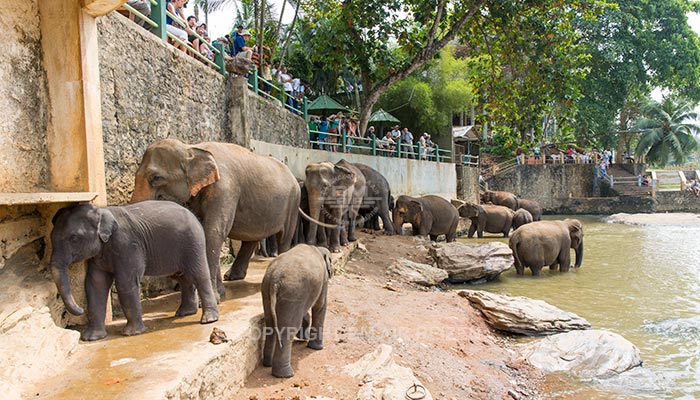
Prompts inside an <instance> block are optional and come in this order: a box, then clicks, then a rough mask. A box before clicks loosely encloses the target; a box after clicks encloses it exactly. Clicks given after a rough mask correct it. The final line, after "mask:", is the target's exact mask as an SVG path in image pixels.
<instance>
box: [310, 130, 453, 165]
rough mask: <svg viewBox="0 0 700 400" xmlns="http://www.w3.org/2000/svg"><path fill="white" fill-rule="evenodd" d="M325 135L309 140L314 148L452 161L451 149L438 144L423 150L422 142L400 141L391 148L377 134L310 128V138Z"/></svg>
mask: <svg viewBox="0 0 700 400" xmlns="http://www.w3.org/2000/svg"><path fill="white" fill-rule="evenodd" d="M321 135H323V136H324V140H320V139H317V140H309V143H310V144H311V146H312V147H313V148H314V149H318V150H326V151H332V152H339V153H352V154H366V155H373V156H383V157H396V158H409V159H420V160H425V161H437V162H451V161H452V153H451V151H450V150H442V149H440V148H439V146H438V145H435V147H433V148H432V150H428V151H425V152H424V151H423V146H422V145H421V143H420V142H418V143H416V144H412V145H410V144H406V143H399V144H398V145H396V144H394V145H392V147H391V148H387V147H384V146H383V142H382V141H381V140H380V139H377V137H376V136H375V135H372V136H371V137H369V138H367V137H358V136H348V135H347V133H345V132H342V131H341V133H329V132H320V131H317V130H309V138H312V137H315V138H319V137H320V136H321Z"/></svg>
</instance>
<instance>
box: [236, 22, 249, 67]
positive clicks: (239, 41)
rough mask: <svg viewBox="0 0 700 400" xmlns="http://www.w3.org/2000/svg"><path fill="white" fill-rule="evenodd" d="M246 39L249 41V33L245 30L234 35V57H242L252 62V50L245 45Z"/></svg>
mask: <svg viewBox="0 0 700 400" xmlns="http://www.w3.org/2000/svg"><path fill="white" fill-rule="evenodd" d="M248 39H250V32H248V30H247V29H243V30H242V31H241V33H240V35H236V37H235V38H234V39H233V52H234V53H236V57H243V58H247V59H249V60H251V61H252V59H253V49H252V48H251V47H248V46H247V45H246V43H247V42H248Z"/></svg>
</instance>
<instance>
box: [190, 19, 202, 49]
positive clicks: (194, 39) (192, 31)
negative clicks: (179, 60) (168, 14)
mask: <svg viewBox="0 0 700 400" xmlns="http://www.w3.org/2000/svg"><path fill="white" fill-rule="evenodd" d="M196 30H197V17H195V16H194V15H190V16H189V17H187V41H188V42H189V43H190V45H191V46H192V48H193V49H195V50H197V51H200V50H199V38H198V37H197V36H195V33H196ZM191 55H192V56H194V54H191Z"/></svg>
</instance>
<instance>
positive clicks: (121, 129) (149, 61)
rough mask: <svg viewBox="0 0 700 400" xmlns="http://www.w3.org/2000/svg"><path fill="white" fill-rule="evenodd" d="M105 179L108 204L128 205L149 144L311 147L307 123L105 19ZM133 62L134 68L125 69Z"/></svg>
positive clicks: (134, 29) (142, 33)
mask: <svg viewBox="0 0 700 400" xmlns="http://www.w3.org/2000/svg"><path fill="white" fill-rule="evenodd" d="M98 31H99V47H100V80H101V88H102V123H103V132H104V148H105V174H106V181H107V196H108V203H109V204H120V203H124V202H125V201H127V200H128V199H129V197H130V195H131V191H132V190H133V176H134V173H135V172H136V169H137V167H138V163H139V162H140V161H141V157H142V156H143V153H144V152H145V150H146V148H147V147H148V145H150V144H151V143H153V142H155V141H156V140H159V139H163V138H166V137H174V138H178V139H180V140H182V141H184V142H187V143H199V142H206V141H223V142H230V143H236V144H240V145H242V146H248V145H249V144H250V140H252V139H259V140H264V141H267V142H270V143H278V144H285V145H290V146H303V147H308V137H307V136H308V135H307V129H306V123H305V121H304V120H303V118H301V117H299V116H296V115H294V114H292V113H291V112H289V111H286V110H285V109H284V108H282V107H281V105H279V102H277V101H274V100H269V99H266V98H263V97H262V96H259V95H255V94H254V93H252V92H251V91H250V90H248V88H247V83H246V80H245V79H243V78H236V79H231V78H225V77H224V76H223V75H221V74H219V73H218V72H216V71H215V70H213V69H211V68H206V67H203V64H202V63H201V62H200V61H197V60H195V59H194V58H193V57H190V56H187V55H186V54H184V53H183V52H182V51H179V50H176V49H175V48H173V47H172V46H166V45H165V44H164V43H163V42H162V41H161V40H160V39H159V38H157V37H156V36H155V35H153V34H151V33H149V32H147V31H146V30H144V29H142V28H140V27H139V26H137V25H136V24H134V23H133V22H131V21H129V20H128V19H126V18H124V17H122V16H121V15H118V14H116V13H112V14H110V15H107V16H105V17H102V18H100V19H99V22H98ZM125 60H128V62H124V61H125Z"/></svg>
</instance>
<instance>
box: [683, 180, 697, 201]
mask: <svg viewBox="0 0 700 400" xmlns="http://www.w3.org/2000/svg"><path fill="white" fill-rule="evenodd" d="M685 191H686V192H692V193H694V194H695V196H697V197H700V182H698V180H697V179H688V180H686V181H685Z"/></svg>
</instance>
